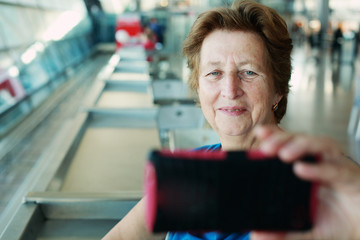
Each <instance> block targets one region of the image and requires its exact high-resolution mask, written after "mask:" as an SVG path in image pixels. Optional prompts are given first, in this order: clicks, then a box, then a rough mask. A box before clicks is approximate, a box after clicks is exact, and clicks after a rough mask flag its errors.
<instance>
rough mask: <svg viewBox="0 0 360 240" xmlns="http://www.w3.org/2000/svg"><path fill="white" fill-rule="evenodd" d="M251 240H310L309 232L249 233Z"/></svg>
mask: <svg viewBox="0 0 360 240" xmlns="http://www.w3.org/2000/svg"><path fill="white" fill-rule="evenodd" d="M250 239H251V240H299V239H301V240H312V239H314V238H313V236H312V234H311V232H267V231H253V232H251V237H250Z"/></svg>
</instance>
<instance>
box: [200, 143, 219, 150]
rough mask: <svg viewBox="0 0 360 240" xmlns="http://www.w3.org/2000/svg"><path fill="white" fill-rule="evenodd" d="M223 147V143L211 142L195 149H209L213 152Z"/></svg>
mask: <svg viewBox="0 0 360 240" xmlns="http://www.w3.org/2000/svg"><path fill="white" fill-rule="evenodd" d="M220 149H221V143H216V144H211V145H205V146H201V147H198V148H195V149H194V151H208V152H213V151H218V150H220Z"/></svg>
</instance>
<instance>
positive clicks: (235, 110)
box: [218, 107, 246, 116]
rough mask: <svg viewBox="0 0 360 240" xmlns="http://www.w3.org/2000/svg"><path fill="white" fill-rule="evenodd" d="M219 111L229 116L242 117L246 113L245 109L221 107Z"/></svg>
mask: <svg viewBox="0 0 360 240" xmlns="http://www.w3.org/2000/svg"><path fill="white" fill-rule="evenodd" d="M218 110H219V111H220V112H222V113H224V114H226V115H228V116H240V115H241V114H243V113H244V112H246V108H244V107H220V108H218Z"/></svg>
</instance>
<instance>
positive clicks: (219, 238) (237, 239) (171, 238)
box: [166, 143, 250, 240]
mask: <svg viewBox="0 0 360 240" xmlns="http://www.w3.org/2000/svg"><path fill="white" fill-rule="evenodd" d="M220 149H221V144H220V143H218V144H213V145H206V146H202V147H199V148H195V149H194V151H199V150H206V151H209V152H213V151H217V150H220ZM166 240H250V233H221V232H207V233H200V234H196V233H188V232H169V233H168V234H167V236H166Z"/></svg>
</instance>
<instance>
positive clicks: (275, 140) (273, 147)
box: [255, 127, 293, 156]
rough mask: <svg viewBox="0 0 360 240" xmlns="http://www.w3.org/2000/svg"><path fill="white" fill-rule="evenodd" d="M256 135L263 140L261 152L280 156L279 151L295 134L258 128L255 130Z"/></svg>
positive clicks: (270, 128)
mask: <svg viewBox="0 0 360 240" xmlns="http://www.w3.org/2000/svg"><path fill="white" fill-rule="evenodd" d="M255 135H256V136H257V137H258V138H259V139H261V140H262V141H261V144H260V147H259V148H260V150H261V151H262V152H263V153H265V154H266V155H269V156H276V155H278V151H279V149H280V148H281V147H282V146H283V145H284V144H286V143H287V142H289V141H290V139H291V138H292V137H293V134H289V133H286V132H283V131H281V130H279V128H277V129H276V128H273V127H258V128H256V129H255Z"/></svg>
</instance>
